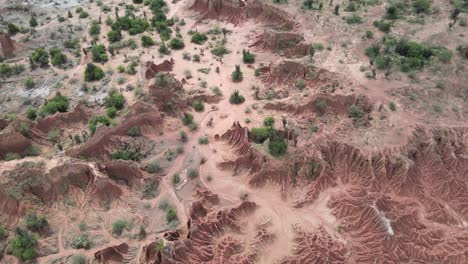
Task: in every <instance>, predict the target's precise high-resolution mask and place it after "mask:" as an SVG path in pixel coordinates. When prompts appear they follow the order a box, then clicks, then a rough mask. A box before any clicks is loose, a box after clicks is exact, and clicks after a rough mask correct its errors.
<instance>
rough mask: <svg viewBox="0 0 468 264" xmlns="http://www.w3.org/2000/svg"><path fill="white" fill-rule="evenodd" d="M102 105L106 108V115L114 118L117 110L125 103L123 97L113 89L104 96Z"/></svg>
mask: <svg viewBox="0 0 468 264" xmlns="http://www.w3.org/2000/svg"><path fill="white" fill-rule="evenodd" d="M104 105H105V107H106V109H107V115H108V116H109V117H110V118H114V117H115V115H116V113H117V111H118V110H121V109H122V108H123V107H124V105H125V97H124V96H123V95H122V94H121V93H118V92H117V91H115V90H112V91H110V92H109V95H108V96H106V97H105V98H104Z"/></svg>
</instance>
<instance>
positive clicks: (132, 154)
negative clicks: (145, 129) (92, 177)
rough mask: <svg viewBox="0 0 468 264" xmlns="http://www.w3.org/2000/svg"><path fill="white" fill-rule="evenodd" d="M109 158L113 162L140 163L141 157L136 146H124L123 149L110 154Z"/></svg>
mask: <svg viewBox="0 0 468 264" xmlns="http://www.w3.org/2000/svg"><path fill="white" fill-rule="evenodd" d="M111 157H112V159H115V160H133V161H140V160H141V158H142V155H141V152H140V148H139V147H138V146H131V145H128V144H126V145H125V147H124V148H122V149H118V150H115V151H114V152H112V154H111Z"/></svg>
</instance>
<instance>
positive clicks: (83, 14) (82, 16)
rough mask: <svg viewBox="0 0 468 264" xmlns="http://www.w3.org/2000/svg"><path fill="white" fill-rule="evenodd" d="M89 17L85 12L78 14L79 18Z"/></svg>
mask: <svg viewBox="0 0 468 264" xmlns="http://www.w3.org/2000/svg"><path fill="white" fill-rule="evenodd" d="M87 17H89V14H88V13H87V12H86V11H81V12H80V14H79V18H87Z"/></svg>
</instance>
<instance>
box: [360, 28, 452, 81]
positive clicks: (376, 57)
mask: <svg viewBox="0 0 468 264" xmlns="http://www.w3.org/2000/svg"><path fill="white" fill-rule="evenodd" d="M365 53H366V55H367V56H368V57H369V59H370V60H371V61H373V62H375V64H376V67H377V68H378V69H388V68H390V67H391V66H392V65H393V64H396V65H399V67H400V70H401V71H402V72H409V71H412V70H420V69H422V68H423V67H424V66H425V65H427V64H429V63H430V62H431V59H432V58H433V57H437V58H438V59H439V60H440V61H442V62H449V61H450V60H451V58H452V52H451V51H450V50H448V49H446V48H444V47H428V46H426V45H423V44H420V43H417V42H415V41H409V40H407V39H405V38H401V39H400V40H397V39H396V38H395V37H393V36H391V35H385V36H384V37H383V39H382V44H373V45H371V46H370V47H368V48H367V49H366V52H365Z"/></svg>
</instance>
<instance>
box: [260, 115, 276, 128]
mask: <svg viewBox="0 0 468 264" xmlns="http://www.w3.org/2000/svg"><path fill="white" fill-rule="evenodd" d="M274 124H275V118H274V117H272V116H267V117H265V118H264V119H263V125H264V126H269V127H271V126H273V125H274Z"/></svg>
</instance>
